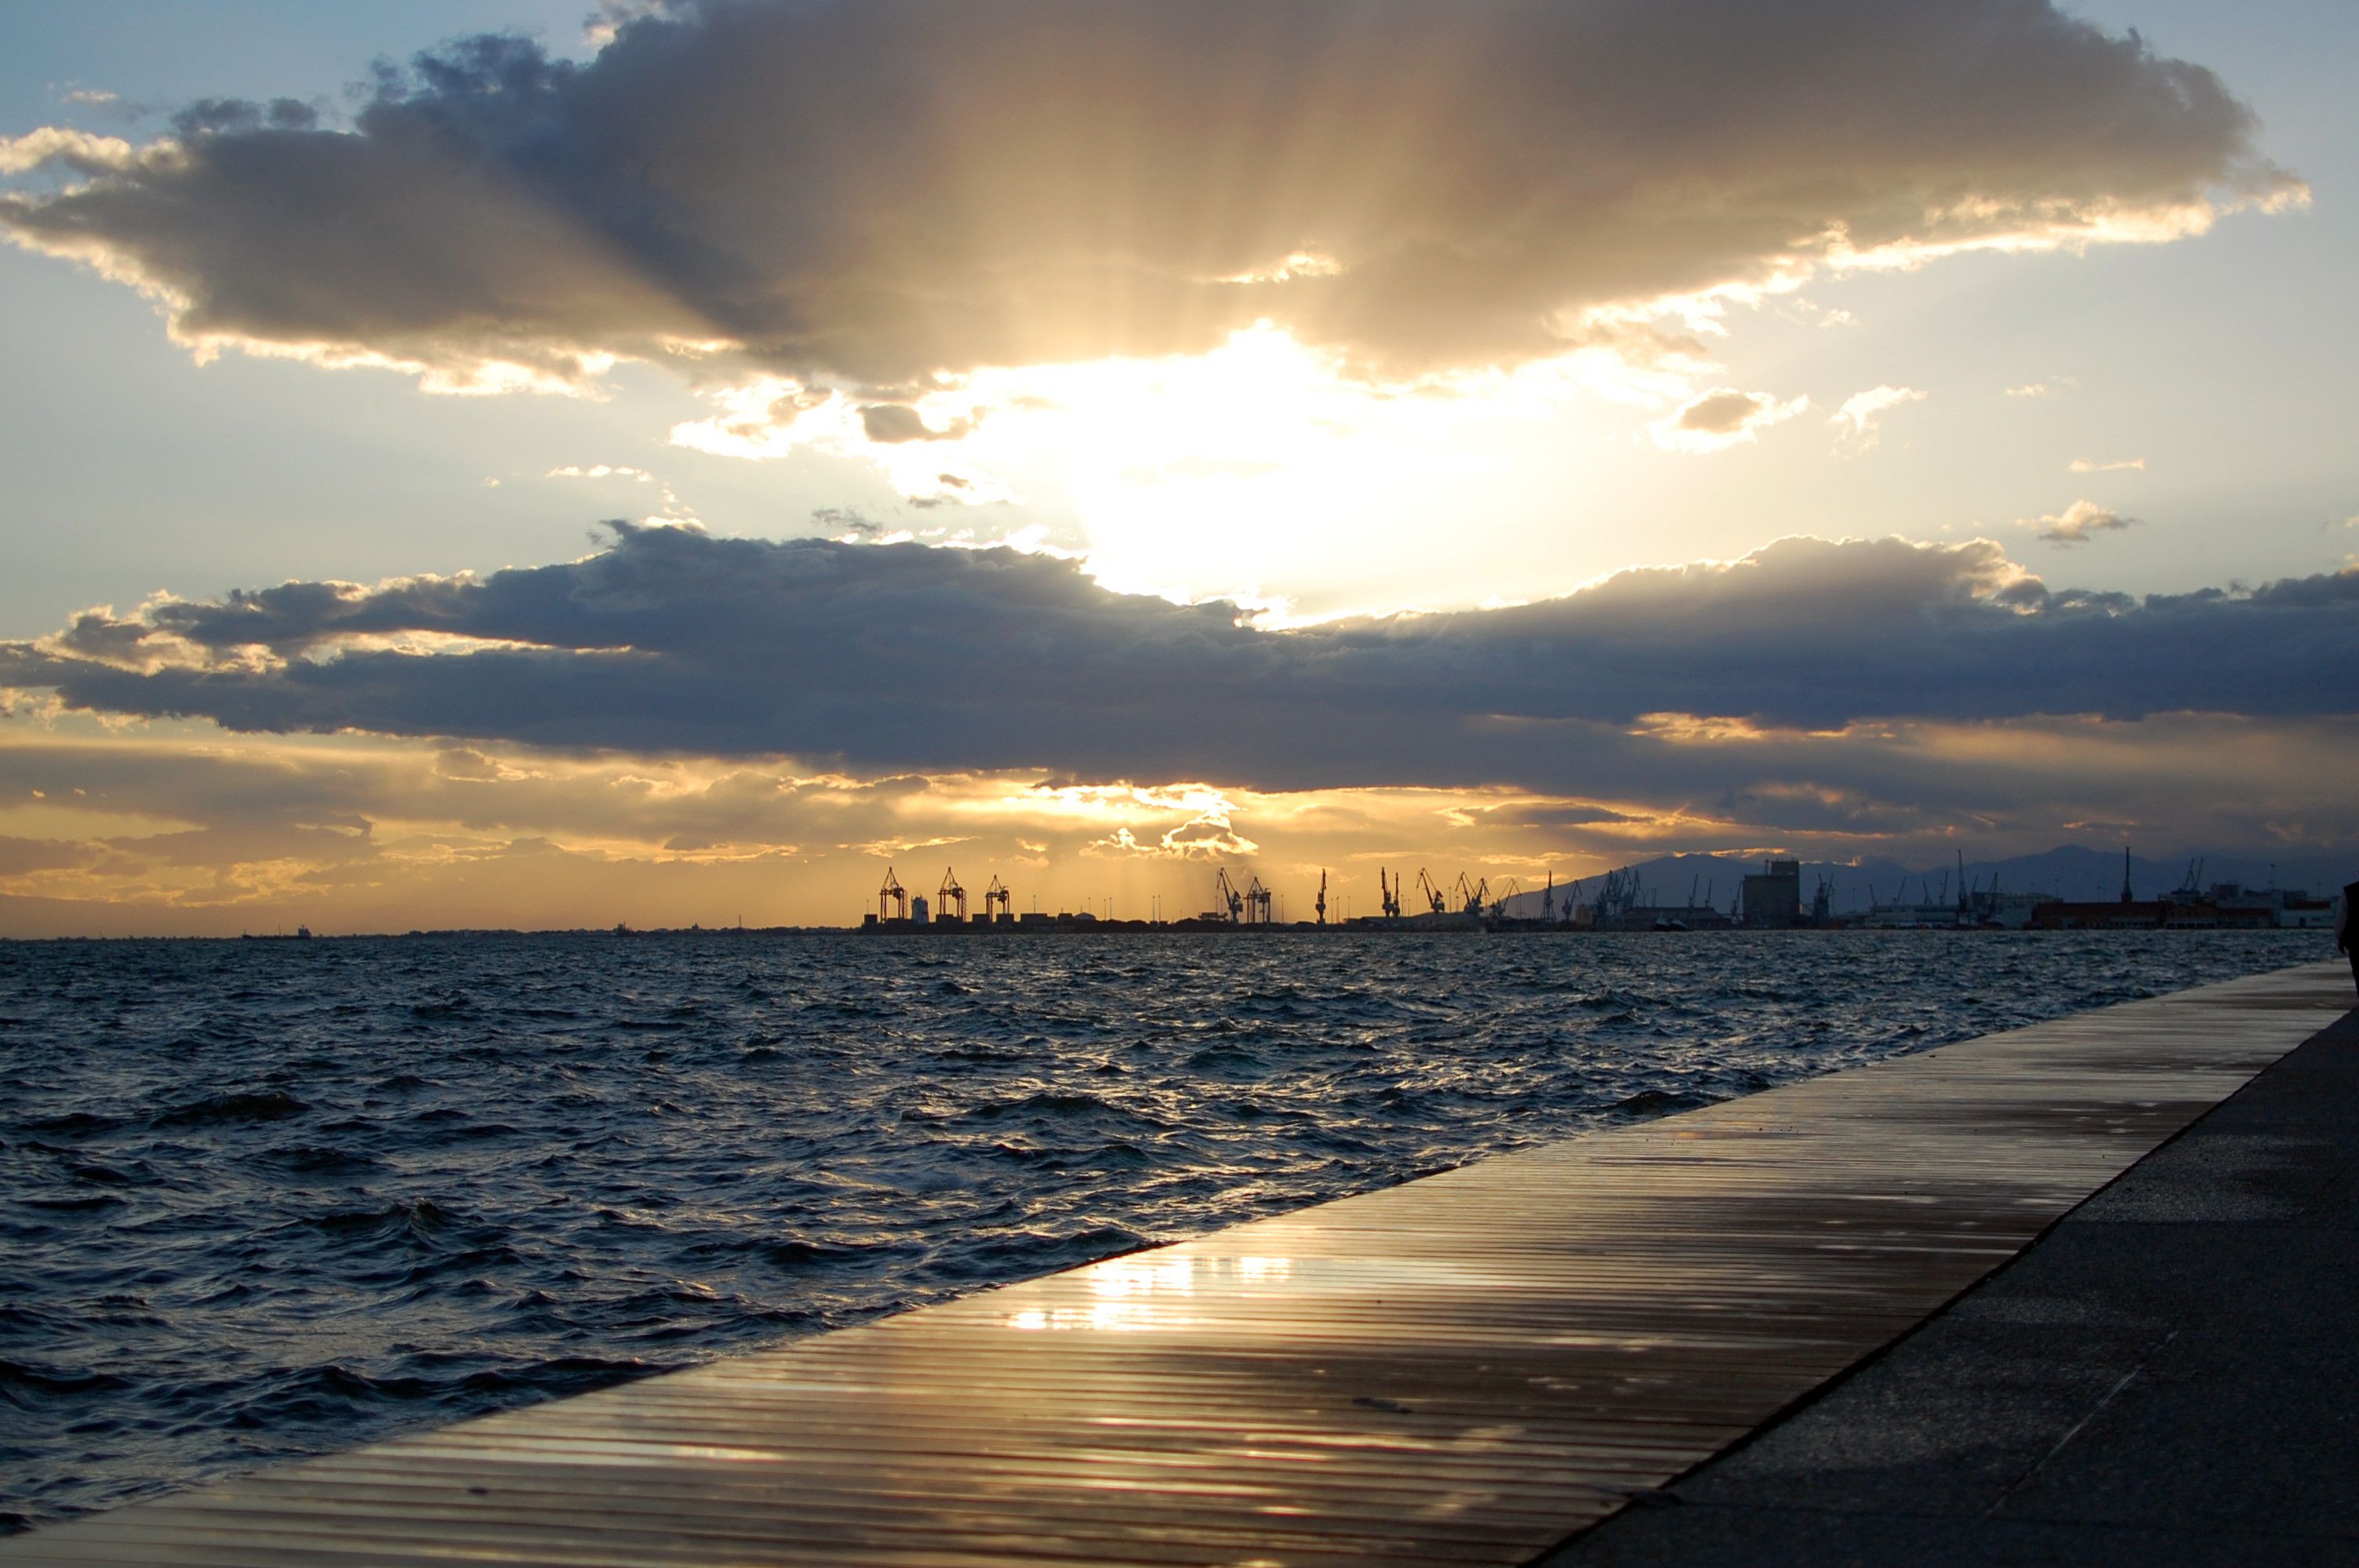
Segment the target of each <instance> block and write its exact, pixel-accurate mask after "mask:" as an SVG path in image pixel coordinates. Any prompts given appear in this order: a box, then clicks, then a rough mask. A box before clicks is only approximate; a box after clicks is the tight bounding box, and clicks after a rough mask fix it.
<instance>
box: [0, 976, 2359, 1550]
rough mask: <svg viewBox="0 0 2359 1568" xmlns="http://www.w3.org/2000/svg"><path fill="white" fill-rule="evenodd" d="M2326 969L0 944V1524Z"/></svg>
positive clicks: (114, 1501)
mask: <svg viewBox="0 0 2359 1568" xmlns="http://www.w3.org/2000/svg"><path fill="white" fill-rule="evenodd" d="M2329 951H2330V944H2328V943H2327V942H2326V940H2325V939H2324V938H2323V937H2322V936H2321V935H2319V934H2317V933H2269V932H2253V933H2245V932H2184V933H2180V932H2173V933H2158V932H2137V933H2085V934H2074V933H2057V934H2016V935H2007V934H1997V933H1973V934H1943V933H1917V932H1894V933H1864V932H1837V933H1789V934H1778V935H1769V934H1761V935H1719V934H1713V935H1671V934H1666V935H1625V936H1579V935H1547V936H1538V935H1507V936H1495V937H1484V936H1480V935H1428V936H1413V935H1403V936H1375V937H1370V936H1340V935H1264V936H1218V935H1207V936H1184V935H1173V936H1123V937H1115V936H1055V935H1042V936H1016V935H1009V936H993V937H988V938H974V937H970V938H966V939H945V938H934V939H928V938H922V937H866V936H858V935H840V936H828V935H802V936H796V935H734V934H725V933H712V934H706V935H677V936H650V937H636V938H631V937H618V936H603V935H598V936H593V935H563V936H477V937H464V938H462V937H432V936H429V937H408V938H386V939H352V940H321V941H311V942H273V941H250V942H152V943H149V942H109V943H43V944H23V943H0V1528H21V1527H23V1526H24V1525H25V1524H27V1523H28V1522H35V1521H38V1520H39V1519H45V1518H52V1517H58V1516H61V1515H67V1514H71V1513H75V1512H79V1511H82V1510H85V1509H96V1508H106V1507H112V1506H115V1505H118V1504H121V1503H124V1502H126V1501H130V1500H133V1499H136V1498H141V1497H145V1496H149V1495H152V1494H155V1493H158V1492H160V1491H164V1490H167V1489H170V1488H174V1487H183V1486H187V1485H190V1484H191V1483H194V1482H198V1481H201V1480H204V1479H207V1478H209V1477H213V1476H221V1475H223V1474H225V1473H229V1472H234V1471H235V1470H237V1469H240V1468H242V1467H245V1466H249V1465H256V1464H260V1463H264V1462H266V1461H269V1460H274V1459H279V1458H285V1457H288V1456H290V1455H295V1454H307V1453H315V1452H320V1451H322V1450H329V1449H336V1448H342V1447H347V1446H350V1445H352V1444H357V1443H362V1442H365V1441H368V1440H370V1439H373V1438H379V1437H384V1436H386V1435H388V1434H391V1433H397V1432H400V1431H404V1430H409V1429H414V1428H417V1427H420V1426H426V1425H431V1424H435V1423H439V1422H449V1421H453V1420H456V1419H459V1418H461V1417H462V1416H468V1415H474V1414H478V1413H481V1412H484V1411H492V1410H497V1409H502V1408H506V1407H508V1406H514V1405H518V1404H524V1403H528V1402H530V1401H533V1400H542V1399H547V1398H549V1397H551V1396H553V1395H558V1394H564V1393H571V1392H574V1391H577V1390H584V1389H589V1388H594V1387H598V1386H600V1385H603V1384H607V1383H612V1382H615V1381H618V1380H620V1379H627V1378H632V1377H636V1376H640V1375H643V1374H646V1373H649V1372H654V1371H658V1370H662V1369H665V1368H674V1367H680V1366H685V1365H687V1364H689V1363H691V1362H695V1361H699V1360H703V1359H706V1358H709V1357H716V1356H726V1355H731V1354H735V1353H740V1352H744V1351H747V1350H752V1349H755V1348H756V1347H759V1346H766V1345H772V1344H776V1343H778V1342H780V1341H782V1340H786V1339H788V1338H791V1337H793V1336H798V1335H803V1334H810V1333H814V1332H817V1331H819V1330H821V1329H825V1328H832V1327H836V1326H840V1325H846V1324H853V1323H857V1322H861V1321H863V1320H864V1319H867V1318H871V1317H875V1316H876V1315H878V1314H884V1313H890V1312H897V1311H900V1310H902V1309H905V1308H908V1307H911V1306H915V1305H919V1304H920V1303H926V1302H931V1301H939V1300H941V1299H944V1298H946V1297H949V1296H953V1295H958V1294H961V1293H963V1292H973V1291H978V1290H984V1289H987V1288H989V1287H991V1286H993V1285H997V1284H1004V1283H1006V1282H1008V1281H1014V1280H1018V1279H1023V1278H1026V1277H1027V1276H1031V1275H1035V1274H1039V1273H1043V1272H1046V1271H1051V1270H1055V1269H1060V1268H1064V1267H1068V1266H1070V1265H1072V1264H1076V1263H1080V1262H1083V1261H1086V1260H1091V1259H1093V1258H1100V1257H1104V1256H1107V1255H1109V1254H1113V1253H1116V1252H1121V1251H1125V1250H1127V1249H1135V1248H1138V1247H1143V1246H1148V1245H1153V1244H1156V1243H1159V1242H1166V1241H1172V1240H1177V1239H1180V1238H1186V1237H1190V1236H1196V1235H1201V1234H1202V1233H1204V1232H1205V1231H1208V1230H1212V1229H1214V1228H1216V1227H1221V1226H1223V1225H1228V1224H1232V1223H1234V1222H1236V1221H1239V1220H1244V1219H1250V1218H1253V1217H1257V1216H1261V1215H1266V1214H1271V1213H1276V1212H1279V1211H1282V1210H1286V1209H1290V1208H1296V1207H1299V1206H1303V1205H1306V1204H1312V1203H1317V1202H1320V1201H1321V1200H1323V1199H1327V1198H1333V1197H1338V1196H1342V1195H1345V1194H1349V1193H1355V1192H1364V1191H1366V1190H1368V1189H1370V1188H1374V1187H1380V1186H1384V1185H1386V1184H1390V1183H1395V1182H1399V1181H1404V1180H1407V1179H1408V1178H1410V1177H1414V1176H1417V1175H1419V1174H1422V1173H1429V1172H1433V1171H1438V1170H1442V1169H1446V1168H1448V1167H1451V1166H1453V1165H1458V1164H1462V1163H1463V1162H1467V1161H1469V1160H1474V1159H1479V1158H1481V1157H1482V1156H1484V1155H1485V1154H1489V1153H1495V1152H1500V1151H1503V1150H1508V1149H1515V1148H1518V1147H1522V1146H1525V1145H1527V1144H1530V1143H1534V1142H1538V1141H1543V1140H1548V1139H1554V1138H1561V1137H1565V1136H1568V1135H1571V1134H1574V1133H1578V1132H1580V1131H1582V1130H1584V1129H1588V1128H1593V1127H1597V1126H1601V1125H1608V1124H1612V1123H1614V1122H1618V1121H1624V1120H1627V1119H1633V1118H1637V1117H1646V1116H1655V1115H1661V1114H1664V1113H1666V1112H1669V1111H1674V1110H1678V1109H1681V1108H1687V1107H1690V1106H1697V1105H1702V1104H1706V1103H1708V1102H1711V1101H1712V1100H1717V1099H1723V1098H1728V1097H1731V1096H1735V1095H1742V1094H1746V1093H1750V1092H1752V1091H1754V1090H1756V1089H1760V1088H1764V1087H1769V1086H1771V1085H1774V1084H1779V1083H1785V1082H1789V1081H1791V1080H1793V1079H1797V1078H1801V1077H1807V1076H1810V1075H1813V1074H1817V1073H1824V1072H1830V1071H1832V1070H1834V1069H1837V1068H1841V1067H1845V1066H1850V1065H1855V1064H1858V1063H1862V1062H1868V1061H1874V1060H1877V1059H1879V1058H1882V1057H1886V1056H1892V1055H1896V1054H1904V1053H1907V1052H1910V1051H1916V1050H1921V1049H1924V1048H1926V1047H1928V1046H1930V1045H1936V1044H1941V1043H1944V1042H1947V1041H1952V1040H1958V1039H1962V1038H1965V1037H1968V1036H1971V1035H1975V1034H1983V1033H1990V1032H1992V1031H1995V1030H2000V1029H2006V1028H2010V1027H2013V1026H2015V1025H2018V1024H2022V1023H2026V1022H2033V1021H2036V1020H2038V1019H2043V1018H2051V1017H2055V1016H2058V1015H2060V1014H2063V1013H2068V1012H2073V1011H2081V1010H2082V1009H2086V1008H2091V1007H2098V1006H2103V1005H2104V1004H2106V1003H2109V1002H2116V1001H2125V1000H2132V999H2135V998H2139V997H2147V996H2155V995H2158V994H2161V993H2164V992H2168V991H2172V990H2177V989H2183V988H2185V987H2188V986H2191V985H2199V984H2202V983H2204V982H2207V981H2212V980H2217V979H2227V978H2229V977H2231V976H2234V975H2239V974H2245V973H2250V972H2253V971H2256V970H2262V969H2269V968H2278V967H2281V966H2283V965H2287V964H2291V963H2298V962H2301V961H2304V960H2307V959H2310V958H2315V957H2325V956H2327V955H2328V953H2329Z"/></svg>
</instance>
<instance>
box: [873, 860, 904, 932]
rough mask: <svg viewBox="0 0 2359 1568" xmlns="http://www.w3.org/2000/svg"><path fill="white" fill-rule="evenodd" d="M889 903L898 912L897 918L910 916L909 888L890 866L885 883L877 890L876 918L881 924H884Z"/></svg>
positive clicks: (886, 871) (886, 870) (886, 869)
mask: <svg viewBox="0 0 2359 1568" xmlns="http://www.w3.org/2000/svg"><path fill="white" fill-rule="evenodd" d="M888 903H889V904H891V905H892V906H893V908H894V909H895V910H896V911H897V918H899V919H902V920H907V919H908V918H909V890H908V888H905V887H903V886H902V885H901V879H900V878H898V877H897V876H895V875H894V874H893V868H892V867H890V866H887V867H886V868H885V885H884V886H883V887H881V888H878V889H877V890H876V920H877V923H878V924H879V925H882V924H884V921H885V918H886V916H885V906H886V904H888Z"/></svg>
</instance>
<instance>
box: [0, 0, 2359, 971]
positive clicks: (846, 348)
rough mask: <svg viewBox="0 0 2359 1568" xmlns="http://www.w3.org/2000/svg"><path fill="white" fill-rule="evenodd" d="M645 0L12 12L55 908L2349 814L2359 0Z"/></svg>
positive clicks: (608, 919)
mask: <svg viewBox="0 0 2359 1568" xmlns="http://www.w3.org/2000/svg"><path fill="white" fill-rule="evenodd" d="M588 4H589V0H418V3H411V4H405V5H398V6H396V5H334V6H327V5H318V4H316V3H313V0H201V3H200V0H78V3H77V4H75V5H71V6H60V5H36V4H31V3H29V0H0V6H5V9H0V17H5V27H6V35H5V36H6V37H7V38H8V39H9V46H10V47H9V48H8V49H7V50H6V51H5V53H0V236H5V238H6V239H7V240H8V241H9V242H11V243H9V244H7V245H5V246H0V301H5V303H0V433H5V435H0V439H5V447H0V456H5V465H6V466H5V474H6V479H7V484H6V489H5V497H6V504H5V510H0V529H5V551H6V558H7V560H8V562H9V569H8V570H7V571H5V573H0V935H54V934H77V933H81V934H123V933H140V932H152V933H203V932H212V933H222V932H235V931H238V930H241V929H271V928H273V927H276V926H281V925H284V926H291V925H294V924H295V923H297V922H299V921H302V922H308V923H309V924H310V925H313V926H315V927H317V928H319V929H321V930H329V931H348V930H385V929H393V930H402V929H408V928H409V927H412V926H469V925H529V926H544V925H557V926H575V925H612V924H614V922H616V921H618V920H619V921H628V922H629V923H631V924H633V925H665V924H679V925H685V924H688V923H689V922H690V921H701V922H702V923H704V924H707V925H712V924H722V923H727V922H731V921H734V920H736V919H738V918H740V917H742V918H744V919H745V921H747V922H748V923H749V924H767V923H773V922H788V921H794V922H806V921H807V922H824V923H849V922H850V921H852V920H853V919H854V918H856V916H857V914H858V913H859V912H860V910H861V909H862V908H863V907H868V908H873V907H874V906H875V886H876V884H877V882H878V881H879V879H880V878H881V877H882V876H883V874H884V871H885V869H886V866H887V865H888V864H889V865H891V866H893V867H894V868H895V869H896V870H897V872H898V874H899V875H900V877H901V879H902V880H903V881H905V882H907V883H908V885H909V886H910V887H911V888H912V889H914V890H919V891H924V890H929V889H930V888H931V887H932V886H933V885H934V883H935V882H937V881H939V880H940V877H941V874H942V871H943V870H944V868H945V866H955V867H956V868H957V870H958V872H959V874H960V876H961V878H962V880H963V881H965V883H966V884H967V885H968V886H969V887H970V888H971V889H974V890H980V888H981V887H982V886H983V885H984V883H985V882H986V881H988V880H989V879H990V877H991V876H992V875H993V874H994V873H996V874H998V875H1001V876H1003V877H1005V878H1006V881H1008V882H1009V883H1010V884H1011V885H1013V886H1014V887H1015V888H1016V893H1017V897H1018V903H1019V907H1023V908H1029V907H1032V906H1033V904H1034V901H1035V900H1037V901H1038V907H1040V908H1042V909H1044V910H1047V909H1056V908H1082V907H1091V906H1095V907H1097V908H1099V909H1101V910H1103V908H1104V907H1105V906H1106V901H1107V900H1108V899H1112V900H1113V901H1114V909H1115V912H1116V913H1117V914H1146V913H1147V909H1148V901H1149V899H1150V898H1155V897H1159V898H1160V899H1161V900H1162V904H1163V907H1164V909H1165V910H1166V912H1167V913H1180V912H1192V911H1193V910H1195V909H1197V908H1201V907H1205V906H1206V905H1207V904H1208V903H1209V902H1210V897H1211V891H1210V890H1211V880H1212V867H1213V866H1214V865H1215V864H1226V865H1228V866H1230V867H1232V868H1233V869H1235V870H1237V871H1256V872H1258V873H1259V874H1260V875H1261V876H1262V877H1263V879H1264V880H1265V881H1269V882H1271V883H1273V884H1274V885H1276V886H1278V887H1280V888H1281V889H1283V890H1285V891H1286V892H1287V893H1288V898H1289V904H1290V907H1289V913H1291V914H1298V915H1307V914H1308V913H1309V906H1310V895H1311V892H1312V891H1313V889H1315V887H1316V884H1317V880H1318V876H1319V872H1320V870H1321V868H1322V867H1324V868H1326V869H1327V870H1328V871H1329V873H1330V875H1331V877H1332V881H1333V883H1334V885H1335V888H1336V896H1337V897H1338V898H1339V899H1340V898H1341V897H1343V896H1351V897H1353V898H1355V899H1356V900H1357V901H1358V903H1359V905H1360V907H1361V909H1362V910H1363V911H1366V910H1369V909H1373V907H1374V903H1375V892H1374V890H1375V871H1376V868H1377V867H1378V866H1380V865H1388V866H1390V867H1392V868H1393V869H1395V870H1401V869H1404V868H1407V869H1409V870H1412V871H1413V870H1414V868H1416V867H1417V866H1419V865H1428V866H1431V867H1432V868H1433V869H1434V870H1435V871H1436V873H1437V875H1440V876H1443V877H1445V878H1446V877H1454V875H1455V874H1456V873H1457V871H1460V870H1462V869H1464V870H1467V871H1472V872H1473V873H1474V874H1475V875H1478V876H1481V875H1487V876H1489V877H1491V878H1492V879H1493V880H1494V881H1498V880H1500V879H1503V878H1505V877H1507V876H1517V877H1520V878H1522V879H1523V880H1524V881H1526V882H1527V883H1534V882H1537V881H1538V879H1539V878H1540V877H1541V876H1542V875H1544V874H1547V873H1548V872H1549V871H1553V872H1554V873H1555V874H1556V876H1557V877H1558V878H1559V880H1560V881H1561V880H1564V879H1566V878H1568V877H1571V876H1577V875H1582V874H1587V873H1593V872H1594V871H1598V870H1601V869H1603V868H1604V867H1607V866H1610V865H1614V864H1620V863H1622V862H1625V861H1628V860H1640V859H1645V858H1648V857H1651V856H1654V855H1658V854H1662V853H1667V852H1671V851H1675V850H1717V851H1724V852H1745V853H1762V852H1768V851H1772V850H1776V851H1787V852H1793V853H1798V854H1802V855H1805V856H1809V857H1810V858H1813V859H1832V860H1853V859H1859V858H1869V857H1874V858H1889V859H1893V860H1900V861H1903V862H1906V863H1909V864H1918V865H1932V864H1942V863H1947V862H1948V861H1949V860H1951V857H1952V856H1953V855H1955V854H1956V853H1958V852H1960V851H1961V850H1962V852H1963V853H1964V854H1965V855H1966V856H1967V858H1969V859H1982V858H1993V857H1997V856H2002V855H2008V854H2016V853H2023V852H2029V851H2036V850H2040V849H2048V848H2050V847H2052V846H2054V845H2057V844H2061V843H2066V842H2079V843H2085V844H2090V845H2093V846H2098V847H2107V848H2118V847H2119V846H2120V845H2121V844H2123V843H2124V842H2125V841H2126V842H2132V843H2135V844H2136V846H2137V848H2138V849H2139V850H2140V852H2141V853H2150V854H2156V855H2166V856H2167V855H2171V854H2190V853H2195V852H2199V851H2203V852H2212V853H2219V854H2229V853H2242V854H2250V855H2256V856H2274V855H2284V856H2287V857H2294V856H2309V857H2317V856H2321V855H2322V856H2328V857H2332V856H2335V855H2345V856H2348V857H2350V858H2352V859H2353V860H2354V862H2359V790H2354V787H2353V783H2352V781H2353V780H2354V779H2359V695H2355V694H2359V370H2354V366H2359V295H2355V294H2354V288H2353V266H2354V257H2359V107H2354V94H2353V93H2352V92H2351V90H2350V83H2351V81H2353V73H2354V69H2355V68H2359V8H2354V7H2353V6H2351V5H2347V4H2341V3H2334V0H2312V3H2300V4H2297V3H2281V4H2273V3H2266V0H2265V3H2259V4H2255V5H2245V6H2238V7H2233V8H2231V7H2222V6H2218V5H2196V4H2194V3H2192V0H2154V3H2141V0H2106V3H2105V4H2102V5H2074V6H2070V7H2065V8H2049V7H2048V6H2046V5H2040V4H2034V3H2026V0H1946V3H1944V4H1940V5H1890V4H1870V3H1866V0H1808V3H1803V4H1796V5H1777V6H1760V5H1751V4H1743V3H1739V0H1688V3H1681V4H1659V3H1640V0H1620V3H1603V4H1522V5H1515V4H1477V5H1466V4H1454V3H1441V0H1426V3H1416V4H1410V3H1372V0H1295V3H1291V4H1284V5H1270V4H1243V3H1237V0H1188V3H1186V4H1179V3H1173V4H1169V5H1152V4H1135V5H1134V4H1109V3H1106V0H1014V3H1010V4H995V5H938V4H923V3H918V0H835V3H817V0H814V3H802V0H793V3H759V4H757V3H753V0H710V3H705V4H674V5H654V4H609V5H605V6H604V7H603V9H600V10H599V11H597V13H596V14H594V15H586V16H585V14H584V13H585V9H587V8H588ZM2346 874H2359V863H2355V864H2354V870H2353V872H2351V873H2346Z"/></svg>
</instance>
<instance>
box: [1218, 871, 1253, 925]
mask: <svg viewBox="0 0 2359 1568" xmlns="http://www.w3.org/2000/svg"><path fill="white" fill-rule="evenodd" d="M1212 887H1213V890H1214V891H1215V892H1218V893H1219V894H1220V898H1221V907H1220V908H1219V909H1217V910H1215V911H1213V912H1212V918H1213V919H1215V920H1226V921H1227V922H1228V923H1229V924H1230V925H1236V924H1237V923H1238V921H1239V920H1240V919H1242V918H1243V916H1244V914H1245V894H1243V893H1241V892H1238V891H1237V890H1236V884H1235V883H1234V882H1232V881H1229V869H1228V868H1227V867H1226V866H1221V867H1217V868H1215V869H1214V871H1213V872H1212Z"/></svg>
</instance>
